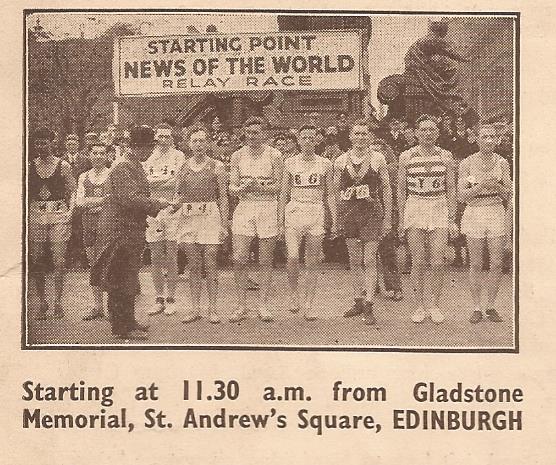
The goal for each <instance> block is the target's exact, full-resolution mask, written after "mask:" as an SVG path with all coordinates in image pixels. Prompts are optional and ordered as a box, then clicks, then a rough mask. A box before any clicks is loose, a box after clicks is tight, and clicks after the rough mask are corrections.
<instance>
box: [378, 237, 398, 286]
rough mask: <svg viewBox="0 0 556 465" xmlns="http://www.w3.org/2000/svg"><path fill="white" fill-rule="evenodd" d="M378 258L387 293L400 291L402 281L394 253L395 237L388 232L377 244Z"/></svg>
mask: <svg viewBox="0 0 556 465" xmlns="http://www.w3.org/2000/svg"><path fill="white" fill-rule="evenodd" d="M377 255H378V258H379V259H380V263H381V265H382V269H381V271H382V274H383V276H384V286H385V287H386V290H388V291H401V289H402V280H401V278H400V270H399V269H398V257H397V253H396V235H395V233H394V231H390V232H389V233H388V234H387V235H386V236H384V237H383V238H382V239H381V241H380V242H379V244H378V250H377Z"/></svg>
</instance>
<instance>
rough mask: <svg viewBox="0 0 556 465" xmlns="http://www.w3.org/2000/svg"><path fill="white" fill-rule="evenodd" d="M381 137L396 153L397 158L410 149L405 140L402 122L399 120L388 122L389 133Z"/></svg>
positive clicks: (394, 119) (393, 119) (386, 132)
mask: <svg viewBox="0 0 556 465" xmlns="http://www.w3.org/2000/svg"><path fill="white" fill-rule="evenodd" d="M380 135H381V136H382V139H384V142H386V144H388V145H389V146H390V147H391V149H392V150H393V151H394V153H395V154H396V158H398V157H399V156H400V153H402V152H403V151H405V150H407V149H408V148H409V147H408V143H407V140H405V137H404V135H403V126H402V122H401V121H400V120H399V119H397V118H392V119H391V120H390V121H389V122H388V131H385V132H384V133H383V134H380Z"/></svg>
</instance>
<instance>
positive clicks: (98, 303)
mask: <svg viewBox="0 0 556 465" xmlns="http://www.w3.org/2000/svg"><path fill="white" fill-rule="evenodd" d="M85 253H86V254H87V260H88V261H89V263H93V262H94V261H95V258H96V257H95V248H94V247H86V248H85ZM91 288H92V291H93V300H94V308H93V309H92V313H91V314H90V316H96V315H99V316H100V315H102V314H103V313H104V309H103V307H104V302H103V298H102V289H101V288H100V287H98V286H91Z"/></svg>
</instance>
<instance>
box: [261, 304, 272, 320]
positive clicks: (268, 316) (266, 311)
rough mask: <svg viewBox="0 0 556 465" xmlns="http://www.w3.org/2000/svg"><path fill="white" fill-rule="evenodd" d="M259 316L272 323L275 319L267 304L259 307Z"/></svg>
mask: <svg viewBox="0 0 556 465" xmlns="http://www.w3.org/2000/svg"><path fill="white" fill-rule="evenodd" d="M259 318H260V319H261V321H264V322H267V323H270V322H271V321H274V317H273V316H272V313H271V312H270V310H269V309H268V308H266V307H265V306H262V305H261V306H260V307H259Z"/></svg>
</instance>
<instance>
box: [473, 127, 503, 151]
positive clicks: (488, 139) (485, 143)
mask: <svg viewBox="0 0 556 465" xmlns="http://www.w3.org/2000/svg"><path fill="white" fill-rule="evenodd" d="M477 135H478V138H477V143H478V144H479V149H480V150H481V152H485V153H490V152H493V151H494V148H495V147H496V146H497V145H498V144H499V143H500V136H499V135H498V131H497V130H496V128H495V127H494V125H492V124H481V125H480V126H479V129H478V134H477Z"/></svg>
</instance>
